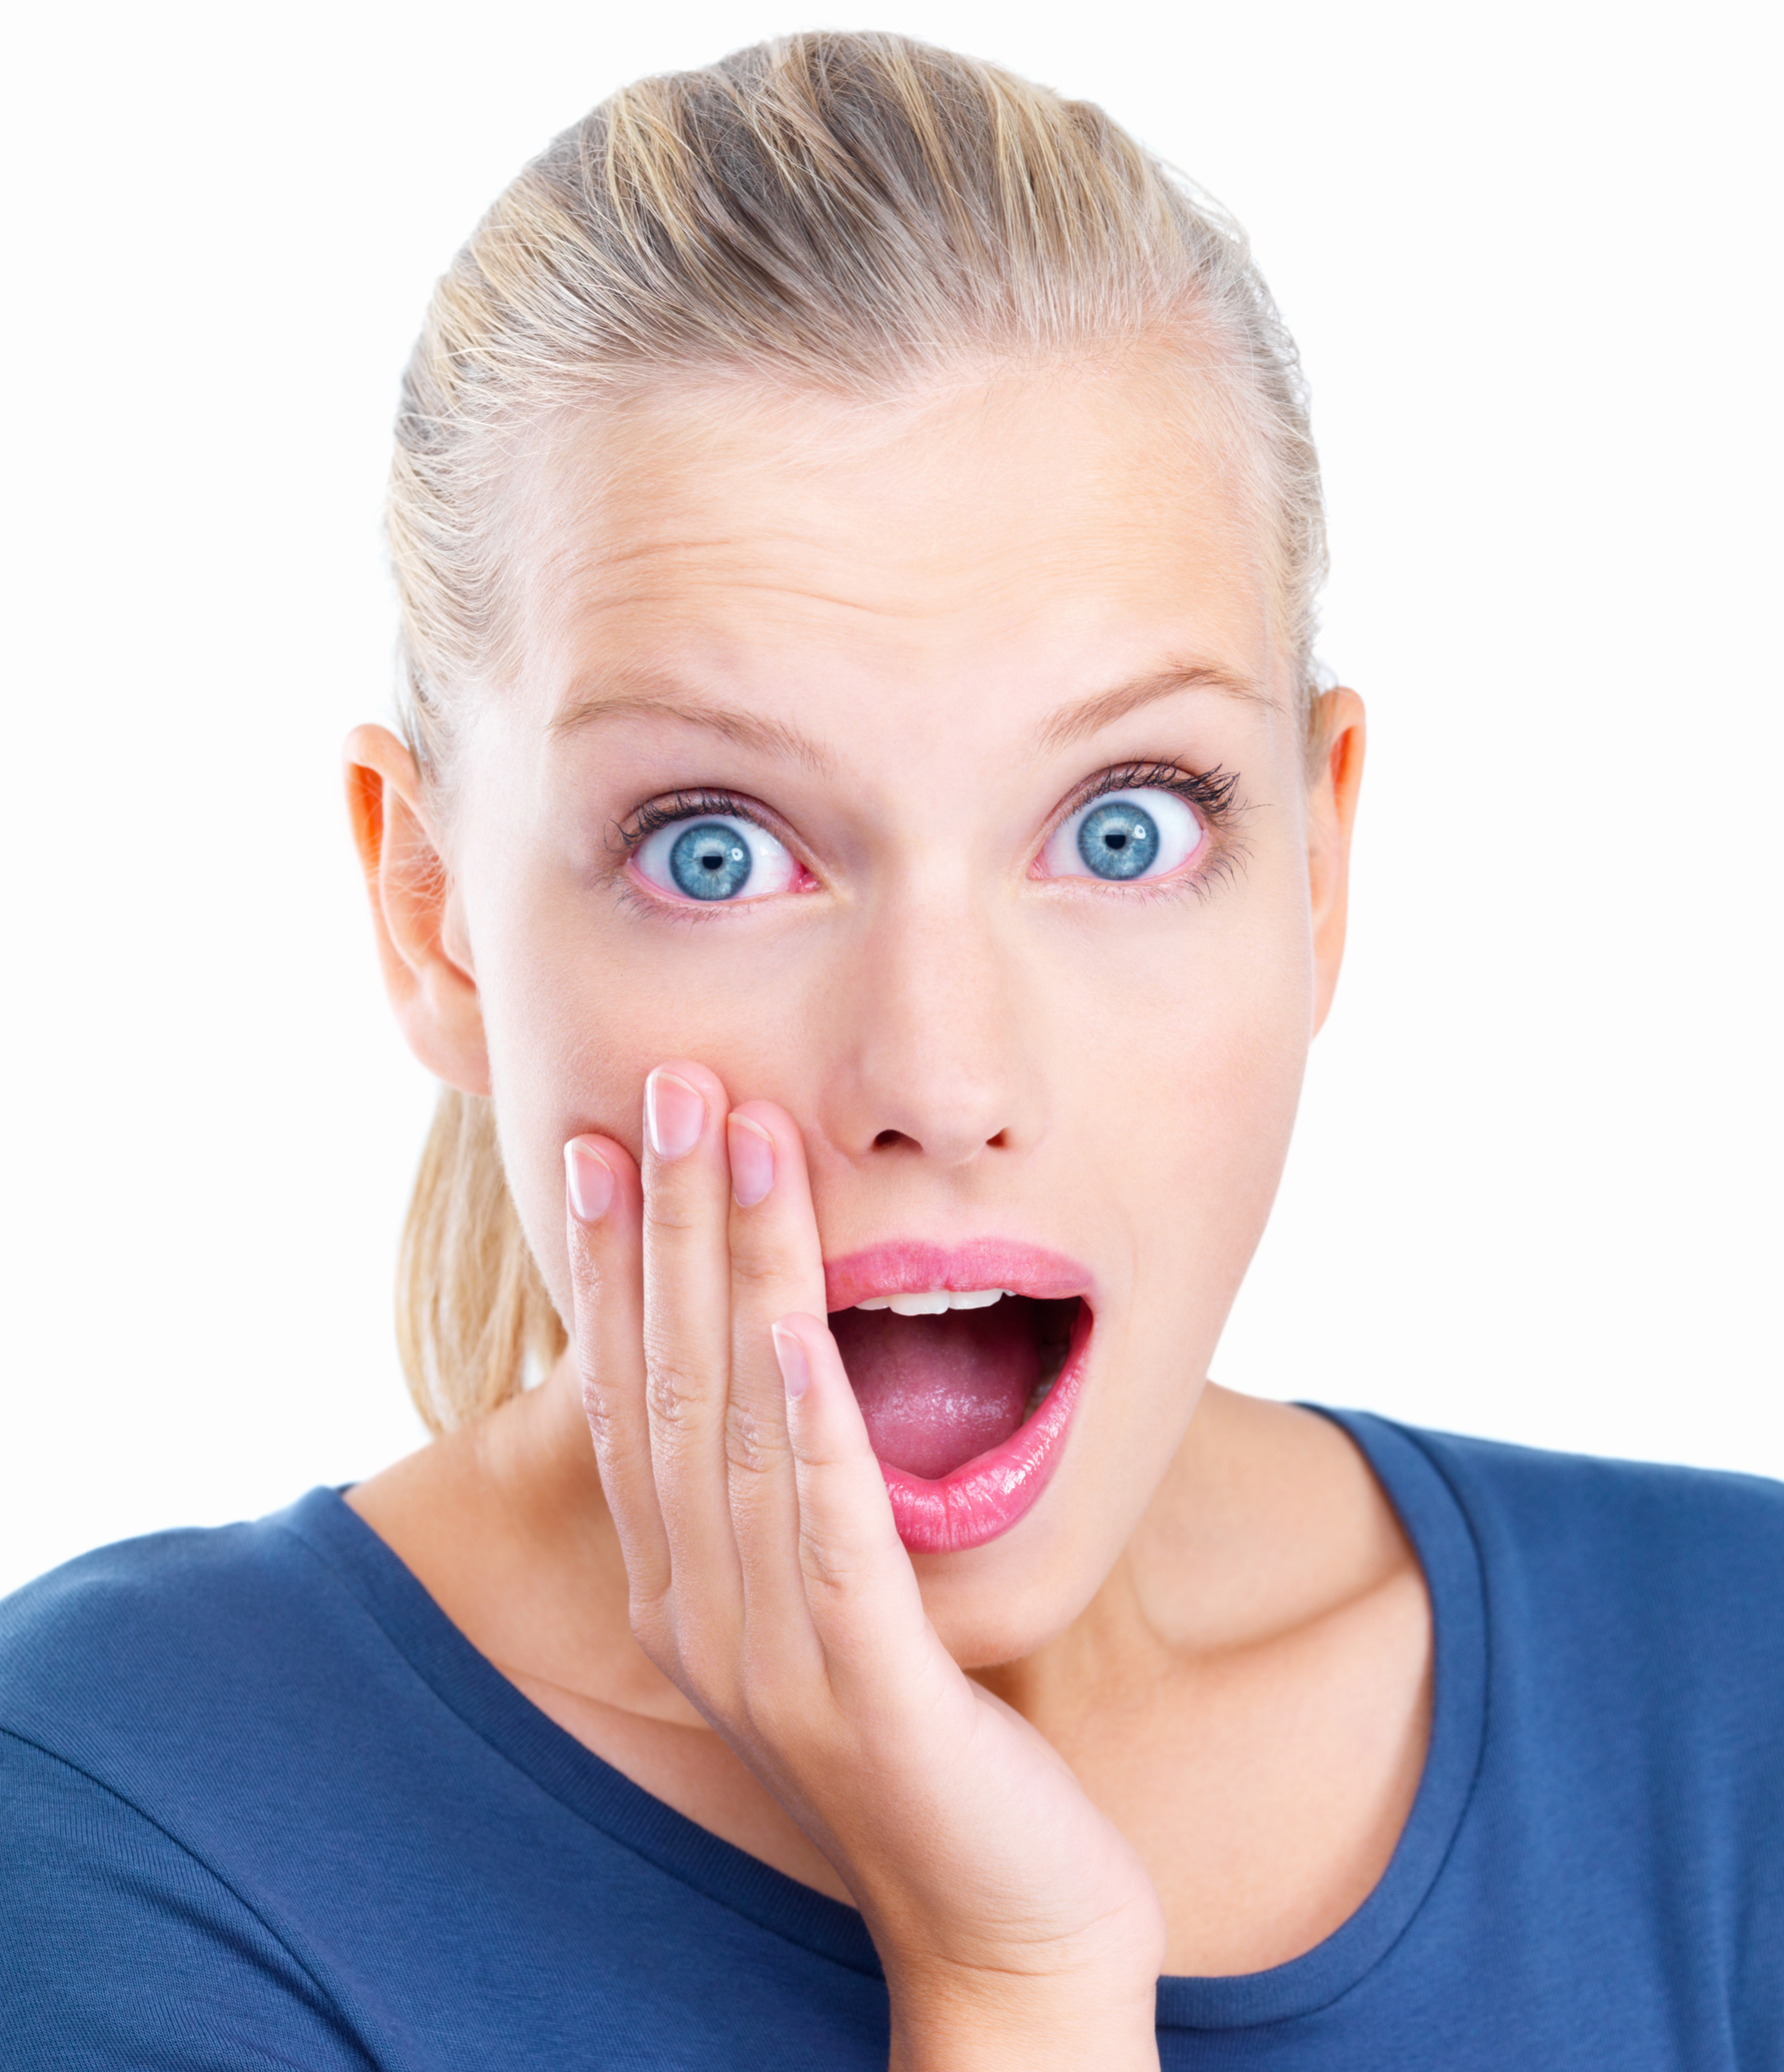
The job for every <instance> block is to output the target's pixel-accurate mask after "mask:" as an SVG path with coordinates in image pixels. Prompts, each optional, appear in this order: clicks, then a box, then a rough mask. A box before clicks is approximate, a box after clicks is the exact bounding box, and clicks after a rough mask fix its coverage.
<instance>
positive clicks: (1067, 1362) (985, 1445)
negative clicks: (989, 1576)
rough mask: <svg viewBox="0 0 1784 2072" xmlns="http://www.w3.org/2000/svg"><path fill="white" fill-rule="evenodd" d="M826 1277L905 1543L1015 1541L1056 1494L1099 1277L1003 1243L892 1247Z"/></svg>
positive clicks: (956, 1545)
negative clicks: (1020, 1526)
mask: <svg viewBox="0 0 1784 2072" xmlns="http://www.w3.org/2000/svg"><path fill="white" fill-rule="evenodd" d="M825 1271H826V1280H827V1283H828V1296H827V1300H828V1304H829V1307H830V1310H831V1318H830V1321H831V1329H832V1331H833V1332H834V1333H835V1335H836V1339H837V1342H838V1345H839V1346H840V1347H841V1349H842V1353H843V1361H844V1365H845V1366H846V1367H847V1368H848V1370H849V1378H850V1380H851V1382H852V1383H853V1385H854V1387H855V1392H856V1397H857V1400H858V1401H859V1402H860V1404H861V1407H862V1415H863V1418H864V1419H865V1421H866V1423H867V1427H868V1434H869V1437H870V1439H871V1440H872V1442H873V1445H874V1451H875V1453H876V1454H877V1455H878V1457H879V1460H880V1468H881V1473H882V1474H883V1475H884V1477H885V1479H886V1486H887V1489H888V1491H889V1492H890V1495H891V1498H892V1514H893V1517H894V1518H895V1520H896V1522H897V1527H898V1532H899V1535H900V1537H901V1538H902V1539H903V1541H904V1544H905V1545H906V1546H907V1547H909V1548H911V1549H912V1551H916V1552H925V1553H944V1552H952V1551H957V1550H958V1549H960V1548H963V1547H970V1546H979V1545H982V1544H983V1543H984V1542H985V1541H986V1540H990V1539H994V1538H996V1536H997V1535H998V1534H999V1533H1002V1532H1006V1531H1008V1529H1009V1528H1010V1526H1012V1525H1013V1524H1014V1523H1015V1522H1016V1520H1017V1519H1018V1518H1020V1517H1022V1516H1023V1515H1024V1513H1025V1512H1026V1511H1027V1510H1028V1509H1029V1508H1030V1506H1031V1505H1032V1504H1033V1503H1034V1501H1035V1500H1036V1498H1037V1497H1038V1496H1039V1495H1040V1492H1041V1490H1042V1489H1043V1488H1045V1486H1046V1483H1047V1479H1048V1477H1049V1476H1050V1475H1051V1473H1052V1470H1053V1467H1054V1465H1055V1464H1056V1462H1057V1459H1058V1455H1059V1451H1060V1448H1061V1446H1062V1445H1063V1443H1064V1437H1065V1432H1066V1430H1067V1428H1068V1427H1069V1425H1070V1421H1071V1416H1072V1412H1073V1410H1074V1409H1075V1407H1076V1404H1077V1399H1078V1393H1079V1388H1080V1384H1081V1380H1082V1374H1083V1368H1084V1364H1085V1359H1086V1354H1087V1348H1088V1345H1089V1340H1090V1335H1091V1332H1092V1330H1093V1328H1094V1313H1093V1306H1092V1303H1091V1301H1090V1299H1089V1288H1090V1275H1089V1273H1088V1272H1087V1271H1086V1270H1085V1269H1084V1268H1083V1267H1082V1266H1081V1265H1079V1264H1078V1263H1077V1262H1076V1261H1075V1260H1073V1259H1068V1258H1066V1257H1064V1256H1063V1255H1062V1254H1061V1253H1058V1252H1053V1251H1047V1250H1044V1249H1043V1248H1041V1247H1040V1246H1037V1245H1031V1244H1018V1243H1013V1242H1009V1241H1005V1240H1001V1239H994V1238H978V1239H974V1240H972V1241H970V1242H968V1243H965V1244H960V1245H937V1244H932V1243H926V1242H919V1241H914V1240H912V1241H893V1242H891V1243H887V1244H880V1245H875V1246H872V1247H871V1248H869V1249H867V1250H864V1251H859V1252H853V1253H851V1254H849V1256H848V1257H846V1258H842V1259H837V1260H833V1261H831V1262H830V1263H829V1264H828V1265H827V1267H826V1269H825Z"/></svg>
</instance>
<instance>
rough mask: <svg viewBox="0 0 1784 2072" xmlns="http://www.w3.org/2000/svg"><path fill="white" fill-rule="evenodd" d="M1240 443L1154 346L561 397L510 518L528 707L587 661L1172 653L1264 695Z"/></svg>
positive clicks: (613, 666)
mask: <svg viewBox="0 0 1784 2072" xmlns="http://www.w3.org/2000/svg"><path fill="white" fill-rule="evenodd" d="M1241 459H1242V454H1241V453H1240V452H1239V451H1238V450H1237V448H1236V446H1235V442H1234V440H1233V439H1232V438H1231V436H1230V435H1229V434H1228V433H1227V432H1226V431H1225V429H1224V426H1223V421H1222V414H1221V413H1220V412H1219V411H1218V409H1217V408H1216V407H1214V399H1212V398H1210V397H1208V396H1207V395H1206V394H1205V392H1204V393H1201V394H1198V393H1197V391H1196V390H1195V388H1194V387H1193V385H1192V384H1191V383H1190V382H1189V381H1188V380H1186V379H1185V378H1184V377H1183V376H1182V375H1181V374H1180V373H1178V372H1176V371H1175V370H1171V369H1166V368H1162V367H1159V366H1156V365H1146V364H1140V365H1128V366H1125V367H1119V368H1097V369H1088V368H1039V369H1036V368H1001V369H993V370H990V371H988V372H986V371H983V370H979V371H975V372H971V373H967V374H963V375H961V376H960V377H959V378H958V379H956V380H953V381H950V382H947V383H945V384H943V383H935V384H932V385H931V386H929V387H927V388H925V389H923V390H922V391H921V392H919V393H915V394H912V395H909V396H905V397H902V398H899V399H896V400H893V401H883V402H876V403H861V402H856V401H844V400H840V399H837V398H832V397H819V396H812V395H797V394H786V393H779V394H777V393H767V392H764V391H763V390H761V389H760V388H757V389H751V388H746V387H744V386H743V385H741V384H738V385H733V386H730V387H719V386H712V387H704V388H687V389H683V390H680V391H678V392H676V393H673V394H670V395H666V396H661V397H657V398H653V399H650V400H648V401H639V402H635V403H633V404H631V405H629V406H627V407H625V408H622V409H617V410H616V409H603V410H600V411H593V412H589V413H586V414H580V415H574V416H569V417H566V418H564V419H562V420H561V421H559V422H558V423H557V424H556V425H555V426H554V427H552V428H551V432H550V435H549V436H548V437H547V438H546V439H545V440H544V441H543V442H542V445H541V448H540V450H539V452H538V455H537V458H536V460H535V461H534V463H533V464H532V467H531V470H530V473H529V478H528V481H527V483H526V486H525V499H524V502H523V503H522V505H521V506H520V507H519V509H518V511H517V524H516V526H515V528H514V531H513V533H512V535H511V541H512V548H513V560H512V562H511V569H512V572H513V579H514V586H515V601H516V603H517V605H518V606H519V608H520V614H521V622H522V623H521V625H520V627H519V628H518V629H517V630H518V632H519V634H520V638H521V648H522V652H523V653H524V655H525V657H526V670H525V673H526V676H527V678H528V679H529V681H530V685H531V687H532V688H533V689H534V690H535V692H536V694H537V695H538V696H539V697H540V698H541V699H543V700H544V701H545V702H546V705H547V708H548V710H547V714H546V717H548V718H550V717H551V716H552V713H553V711H555V710H556V709H557V708H558V707H559V706H561V704H562V703H563V702H564V701H565V700H567V699H574V698H583V697H586V696H587V695H588V693H589V690H590V679H591V674H593V675H594V677H595V678H597V679H599V678H600V677H601V676H602V674H603V673H604V672H612V671H616V670H624V671H625V672H626V673H627V674H628V675H629V676H630V675H633V674H635V673H637V672H640V671H642V672H643V673H644V674H646V675H647V676H648V675H649V674H650V673H651V672H653V671H656V670H671V671H677V672H681V673H692V674H695V675H698V676H710V675H713V674H717V675H720V676H723V677H727V678H730V679H732V680H734V681H735V680H740V679H741V680H743V681H745V682H747V683H751V684H753V685H754V687H755V689H756V690H757V692H758V694H759V695H760V696H762V697H764V698H765V699H767V700H768V701H769V702H771V703H773V702H774V700H775V698H776V695H777V686H782V687H786V689H787V691H788V693H789V694H790V695H791V693H792V691H793V690H794V688H795V687H796V686H799V687H801V688H802V689H803V691H804V693H805V695H810V692H811V682H810V678H811V673H812V671H813V670H814V668H816V669H817V670H819V671H821V672H823V673H824V675H825V680H826V682H827V683H830V684H833V685H835V686H837V687H838V688H840V689H844V688H855V689H859V688H861V687H863V686H865V685H872V686H874V687H875V688H876V689H879V690H882V691H885V690H886V689H887V688H888V687H891V686H896V687H899V688H900V689H901V690H902V691H903V692H904V693H906V694H907V695H908V696H910V697H911V698H913V699H916V698H920V696H921V695H922V693H923V691H924V690H925V689H927V690H929V691H934V690H937V689H941V690H948V691H951V692H952V693H954V694H958V693H960V692H962V691H965V690H967V689H969V688H970V687H972V686H973V685H974V684H977V685H979V686H981V687H984V688H988V687H989V686H990V685H991V684H992V683H993V682H995V683H998V684H1003V685H1006V684H1007V683H1008V682H1009V680H1010V679H1011V678H1012V677H1015V678H1020V679H1022V680H1024V681H1031V682H1032V683H1033V684H1034V688H1035V696H1036V698H1037V699H1046V698H1049V697H1050V696H1051V695H1053V694H1055V693H1056V692H1057V691H1058V690H1059V689H1060V688H1061V687H1065V688H1069V686H1071V685H1072V684H1076V683H1078V682H1080V681H1088V680H1090V679H1097V680H1107V679H1108V678H1109V677H1110V673H1111V672H1113V673H1114V674H1115V675H1117V676H1119V675H1121V674H1123V673H1126V674H1143V673H1144V672H1146V671H1147V670H1149V669H1156V668H1159V667H1161V666H1165V665H1166V664H1175V663H1177V662H1179V661H1188V662H1190V663H1192V664H1193V665H1194V666H1199V667H1204V668H1209V669H1212V670H1214V671H1216V672H1220V673H1223V674H1225V675H1227V676H1230V677H1231V678H1232V679H1233V680H1234V681H1236V682H1239V683H1242V684H1246V685H1249V686H1251V687H1253V688H1255V689H1256V690H1257V691H1258V692H1260V693H1263V694H1265V695H1269V694H1271V693H1272V692H1279V691H1280V690H1281V689H1282V687H1281V686H1278V685H1276V684H1274V683H1273V681H1272V677H1273V667H1272V656H1271V650H1270V640H1269V631H1270V630H1269V627H1268V624H1267V616H1268V615H1267V598H1268V583H1267V580H1266V577H1267V569H1266V565H1265V560H1264V554H1263V543H1262V540H1261V537H1260V530H1259V528H1258V526H1257V525H1256V524H1255V523H1254V522H1253V520H1252V518H1251V515H1250V500H1249V498H1248V496H1247V495H1246V493H1245V485H1244V475H1243V471H1242V468H1241V467H1240V466H1239V465H1238V463H1239V462H1240V460H1241Z"/></svg>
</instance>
